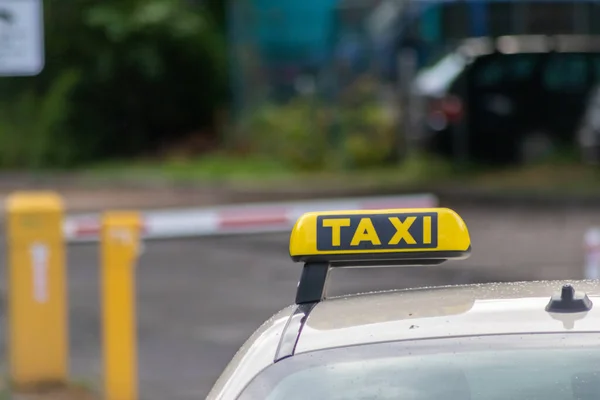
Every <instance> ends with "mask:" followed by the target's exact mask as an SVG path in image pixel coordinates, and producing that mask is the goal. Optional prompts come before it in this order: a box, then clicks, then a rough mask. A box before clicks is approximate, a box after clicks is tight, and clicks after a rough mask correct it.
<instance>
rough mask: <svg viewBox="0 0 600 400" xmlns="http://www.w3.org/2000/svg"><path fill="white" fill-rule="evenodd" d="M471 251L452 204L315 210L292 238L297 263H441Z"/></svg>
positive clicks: (461, 221) (458, 257)
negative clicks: (389, 208)
mask: <svg viewBox="0 0 600 400" xmlns="http://www.w3.org/2000/svg"><path fill="white" fill-rule="evenodd" d="M470 251H471V240H470V237H469V232H468V229H467V226H466V224H465V222H464V221H463V219H462V218H461V217H460V216H459V215H458V214H457V213H456V212H454V211H453V210H450V209H448V208H420V209H392V210H373V211H367V210H361V211H334V212H311V213H306V214H304V215H303V216H302V217H300V218H299V219H298V221H297V222H296V224H295V226H294V228H293V230H292V234H291V238H290V256H291V257H292V259H293V260H294V261H296V262H329V263H330V264H332V265H334V266H335V265H347V266H351V265H357V266H359V265H364V264H371V265H377V264H381V265H393V264H410V265H415V264H439V263H441V262H443V261H445V260H449V259H464V258H467V257H468V256H469V254H470Z"/></svg>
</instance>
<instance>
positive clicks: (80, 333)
mask: <svg viewBox="0 0 600 400" xmlns="http://www.w3.org/2000/svg"><path fill="white" fill-rule="evenodd" d="M454 209H455V210H457V211H458V212H459V213H460V214H461V215H462V216H463V218H464V219H465V221H466V223H467V225H468V227H469V229H470V232H471V239H472V243H473V253H472V256H471V258H470V259H468V260H466V261H460V262H459V261H456V262H448V263H447V264H445V265H444V266H440V267H428V268H384V269H375V270H357V269H353V270H339V271H335V272H334V273H333V279H332V284H331V290H330V294H333V295H338V294H344V293H354V292H363V291H370V290H380V289H393V288H406V287H414V286H430V285H444V284H459V283H472V282H487V281H516V280H532V279H563V278H565V279H575V278H581V277H582V271H583V263H584V253H583V235H584V233H585V231H586V230H587V229H588V228H589V227H591V226H594V225H598V226H600V208H599V209H598V210H597V211H596V210H591V209H585V210H583V209H572V208H560V209H556V208H554V209H541V208H538V209H535V210H531V209H526V208H517V207H511V208H509V209H501V208H483V207H477V208H473V207H465V208H464V209H463V208H461V207H460V206H456V207H454ZM287 245H288V236H287V235H284V234H268V235H253V236H230V237H212V238H210V237H204V238H197V239H186V240H168V241H152V242H148V243H147V244H146V251H145V253H144V255H143V256H142V258H141V259H140V265H139V268H138V270H137V277H138V280H137V285H138V286H137V299H138V306H137V307H138V327H139V328H138V334H139V374H140V390H141V398H142V399H147V400H164V399H172V400H187V399H202V398H204V397H205V396H206V394H207V393H208V390H209V389H210V387H211V385H212V384H213V382H214V381H215V379H216V378H217V376H218V375H219V373H220V372H221V371H222V369H223V368H224V367H225V365H226V363H227V362H228V361H229V359H230V358H231V357H232V356H233V354H234V353H235V352H236V350H237V349H238V348H239V346H240V345H241V344H242V343H243V341H244V340H245V339H246V338H247V337H248V336H249V335H250V334H251V333H252V332H253V331H254V330H255V329H256V328H257V327H258V326H259V325H260V324H261V323H262V322H263V321H264V320H265V319H267V318H268V317H270V316H271V314H273V313H274V312H276V311H277V310H279V309H280V308H283V307H285V306H287V305H288V304H290V303H291V302H293V300H294V295H295V289H296V284H297V280H298V278H299V276H300V271H301V265H299V264H294V263H293V262H292V261H291V260H290V258H289V256H288V253H287ZM2 251H3V250H2ZM68 251H69V252H68V263H69V299H70V332H71V333H70V335H71V338H70V340H71V359H72V363H71V370H72V375H73V376H74V377H76V378H77V379H78V380H85V381H89V382H96V383H98V384H100V383H101V371H102V365H101V351H100V349H101V347H100V323H101V321H100V317H99V316H100V313H99V311H100V310H99V299H100V297H99V296H100V294H99V290H98V286H99V282H98V276H99V275H98V269H99V265H98V259H99V254H98V248H97V246H96V245H93V244H86V245H73V246H69V249H68ZM3 254H5V253H4V251H3ZM0 282H1V285H2V286H1V289H2V291H3V293H5V291H6V279H5V268H2V277H1V280H0ZM2 304H4V302H3V303H2ZM5 315H6V313H5V311H4V309H3V311H2V313H1V316H0V318H1V320H2V322H4V317H5ZM2 334H4V332H2ZM3 351H4V350H3V349H2V352H3ZM0 359H5V357H4V354H1V353H0Z"/></svg>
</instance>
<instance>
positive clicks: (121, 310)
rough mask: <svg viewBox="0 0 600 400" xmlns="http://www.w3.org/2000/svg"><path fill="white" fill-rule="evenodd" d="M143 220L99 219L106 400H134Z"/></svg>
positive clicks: (116, 215) (112, 215) (127, 216)
mask: <svg viewBox="0 0 600 400" xmlns="http://www.w3.org/2000/svg"><path fill="white" fill-rule="evenodd" d="M141 226H142V219H141V216H140V215H139V214H138V213H135V212H120V211H112V212H108V213H106V214H104V216H103V217H102V232H101V268H102V272H101V276H102V283H101V285H102V287H101V293H102V301H101V302H102V325H103V350H104V390H105V399H106V400H137V398H138V387H137V386H138V376H137V375H138V372H137V367H138V366H137V333H136V327H137V323H136V310H135V308H136V307H135V286H136V285H135V266H136V263H137V258H138V255H139V248H140V234H141Z"/></svg>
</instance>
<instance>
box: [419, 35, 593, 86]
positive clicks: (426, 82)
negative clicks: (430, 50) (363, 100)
mask: <svg viewBox="0 0 600 400" xmlns="http://www.w3.org/2000/svg"><path fill="white" fill-rule="evenodd" d="M496 51H498V53H497V52H496ZM551 51H554V52H560V53H582V52H584V53H587V52H600V35H568V34H567V35H550V36H548V35H510V36H501V37H498V38H495V39H494V38H489V37H480V38H466V39H462V40H460V41H459V42H458V44H457V45H456V46H455V47H454V49H453V50H452V51H449V52H448V53H447V54H445V56H443V57H442V58H440V59H439V60H438V61H437V62H435V63H434V64H433V65H430V66H427V67H425V68H423V69H422V70H421V71H419V72H418V73H417V76H416V77H415V80H414V82H413V85H412V91H413V93H414V94H416V95H420V96H433V97H435V96H441V95H443V94H444V93H445V92H446V91H447V90H448V89H449V87H450V85H451V84H452V82H453V81H454V80H455V79H456V78H457V77H458V76H459V75H460V74H461V73H462V71H463V70H464V68H465V67H466V66H467V65H469V64H471V63H472V62H473V61H475V60H476V59H478V58H481V57H484V56H488V55H491V54H503V55H504V56H506V55H508V56H510V55H516V54H535V53H539V54H545V53H549V52H551Z"/></svg>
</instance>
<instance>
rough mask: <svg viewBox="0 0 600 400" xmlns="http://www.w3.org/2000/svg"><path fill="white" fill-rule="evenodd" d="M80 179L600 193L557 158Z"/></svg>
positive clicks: (171, 167)
mask: <svg viewBox="0 0 600 400" xmlns="http://www.w3.org/2000/svg"><path fill="white" fill-rule="evenodd" d="M80 175H81V176H83V177H86V178H91V179H99V180H106V181H109V182H111V181H114V180H125V181H149V182H157V183H185V184H191V185H199V186H200V185H202V184H204V183H218V184H220V185H225V186H229V187H233V188H238V189H253V190H271V189H280V190H281V189H283V190H286V189H296V190H305V189H311V188H312V189H320V188H326V189H344V188H352V189H357V188H358V189H369V188H371V189H373V190H377V189H383V188H396V189H399V190H400V189H406V190H411V189H417V188H418V189H421V190H435V189H436V188H437V189H457V188H458V189H474V190H479V191H488V192H493V191H498V192H506V191H511V192H536V193H567V192H568V193H581V194H588V193H594V194H600V168H595V167H590V166H584V165H580V164H578V163H575V162H573V161H572V160H571V159H551V160H548V161H546V162H544V163H540V164H536V165H531V166H527V167H513V168H504V169H474V168H472V167H471V168H463V169H461V170H457V169H456V168H452V167H451V166H450V165H448V164H447V163H445V162H443V161H440V160H436V159H432V158H428V157H421V156H415V157H410V158H409V159H408V160H407V161H405V162H404V163H403V164H401V165H398V166H388V167H383V168H372V169H365V170H356V171H314V172H310V171H297V170H293V169H292V168H290V167H289V166H287V165H283V164H281V163H279V162H277V161H276V160H268V159H264V158H263V159H261V158H253V157H246V158H240V157H227V156H224V155H211V156H207V157H202V158H198V159H192V160H171V161H161V162H157V161H137V162H112V163H103V164H99V165H94V166H90V167H88V168H85V169H83V170H82V171H81V172H80Z"/></svg>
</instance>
